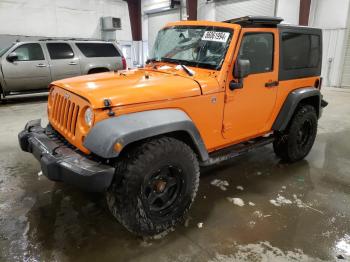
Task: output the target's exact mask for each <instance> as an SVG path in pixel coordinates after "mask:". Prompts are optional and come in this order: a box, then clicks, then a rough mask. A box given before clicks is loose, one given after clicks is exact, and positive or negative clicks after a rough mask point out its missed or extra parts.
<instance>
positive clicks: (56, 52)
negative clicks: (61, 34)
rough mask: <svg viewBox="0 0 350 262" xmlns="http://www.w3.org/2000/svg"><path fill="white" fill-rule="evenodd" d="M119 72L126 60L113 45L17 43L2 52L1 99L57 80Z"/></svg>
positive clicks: (74, 42) (36, 89) (80, 41)
mask: <svg viewBox="0 0 350 262" xmlns="http://www.w3.org/2000/svg"><path fill="white" fill-rule="evenodd" d="M119 69H126V60H125V58H124V57H123V55H122V52H121V50H120V49H119V48H118V47H117V45H116V44H115V43H112V42H105V41H87V40H85V41H84V40H57V39H54V40H53V39H42V40H39V41H30V42H16V43H14V44H13V45H12V46H10V47H8V48H6V49H4V50H2V51H0V71H1V73H0V96H2V97H5V96H7V95H9V94H11V93H18V92H33V91H41V90H47V87H48V85H49V83H51V82H52V81H55V80H60V79H64V78H69V77H74V76H79V75H85V74H93V73H101V72H108V71H116V70H119ZM0 99H1V98H0Z"/></svg>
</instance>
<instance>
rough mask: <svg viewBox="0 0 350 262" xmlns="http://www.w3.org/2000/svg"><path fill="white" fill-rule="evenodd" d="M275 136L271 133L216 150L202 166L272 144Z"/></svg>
mask: <svg viewBox="0 0 350 262" xmlns="http://www.w3.org/2000/svg"><path fill="white" fill-rule="evenodd" d="M274 139H275V138H274V136H273V135H270V136H268V137H258V138H255V139H252V140H249V141H245V142H242V143H240V144H236V145H233V146H230V147H227V148H224V149H220V150H218V151H215V152H213V153H211V154H210V155H209V159H208V160H207V161H205V162H202V163H200V165H201V166H211V165H214V164H218V163H220V162H222V161H226V160H229V159H231V158H234V157H237V156H240V155H242V154H244V153H247V152H249V151H251V150H253V149H255V148H258V147H261V146H265V145H267V144H270V143H272V142H273V140H274Z"/></svg>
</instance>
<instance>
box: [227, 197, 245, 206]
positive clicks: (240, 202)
mask: <svg viewBox="0 0 350 262" xmlns="http://www.w3.org/2000/svg"><path fill="white" fill-rule="evenodd" d="M227 200H228V201H230V202H231V203H233V204H235V205H236V206H240V207H242V206H244V201H243V200H242V199H241V198H238V197H228V198H227Z"/></svg>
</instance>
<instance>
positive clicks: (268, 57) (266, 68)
mask: <svg viewBox="0 0 350 262" xmlns="http://www.w3.org/2000/svg"><path fill="white" fill-rule="evenodd" d="M273 41H274V40H273V34H271V33H247V34H245V35H244V37H243V40H242V43H241V47H240V50H239V56H238V58H239V59H247V60H249V61H250V72H251V74H258V73H265V72H270V71H272V70H273V47H274V42H273Z"/></svg>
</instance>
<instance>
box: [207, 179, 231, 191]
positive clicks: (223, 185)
mask: <svg viewBox="0 0 350 262" xmlns="http://www.w3.org/2000/svg"><path fill="white" fill-rule="evenodd" d="M210 184H211V185H212V186H216V187H218V188H220V189H221V190H222V191H226V190H227V187H228V186H229V185H230V184H229V183H228V182H227V181H226V180H221V179H214V180H213V181H211V182H210Z"/></svg>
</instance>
